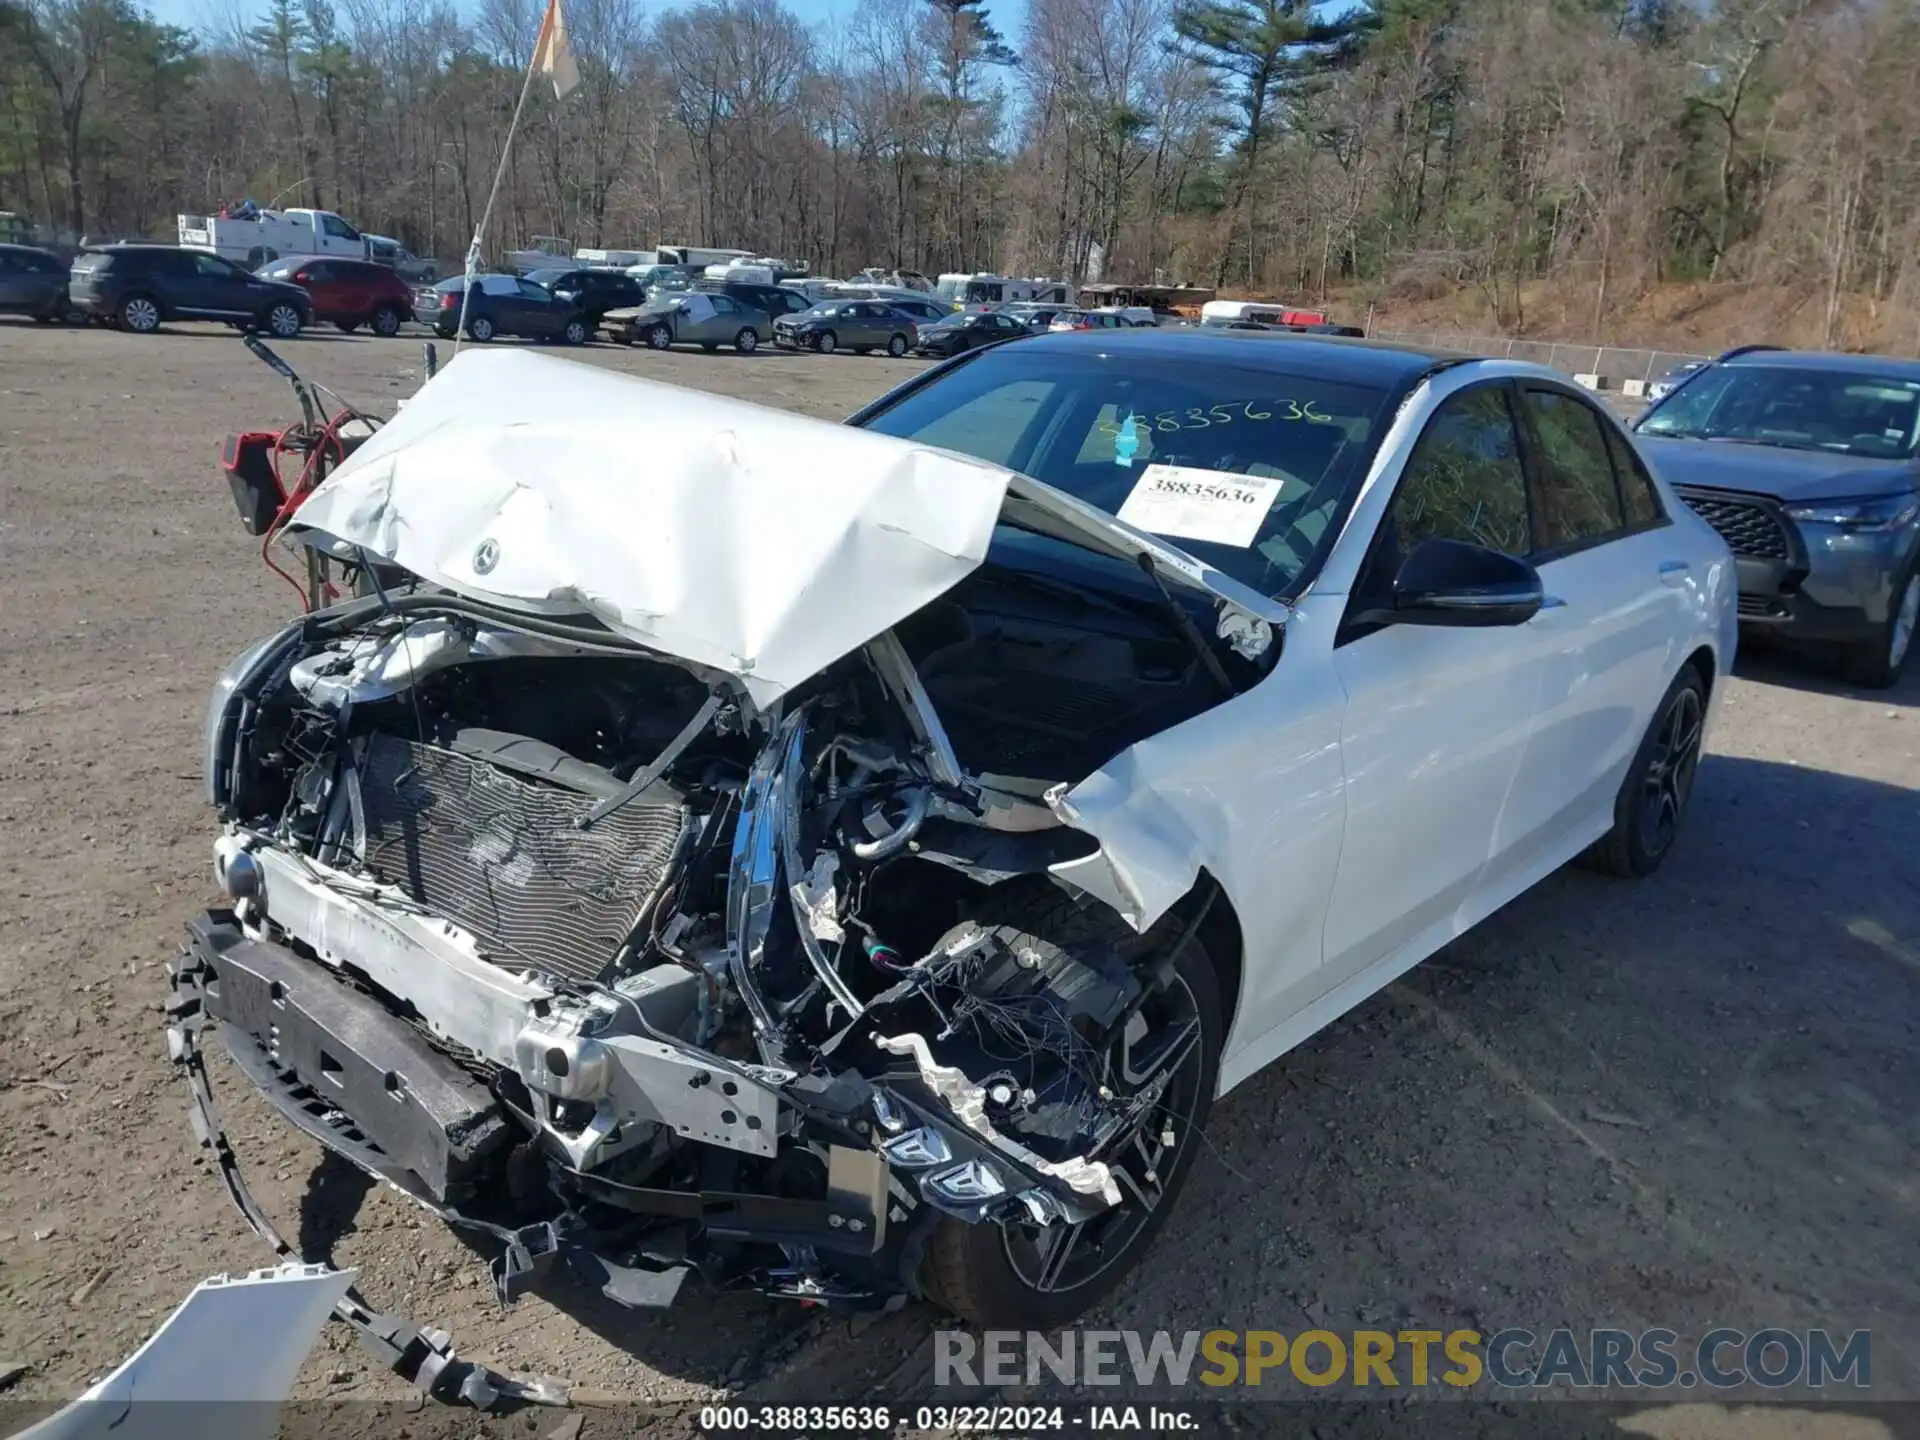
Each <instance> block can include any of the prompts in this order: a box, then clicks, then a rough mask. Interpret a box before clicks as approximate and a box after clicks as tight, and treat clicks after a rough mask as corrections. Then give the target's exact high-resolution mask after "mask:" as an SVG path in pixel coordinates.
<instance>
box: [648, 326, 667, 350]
mask: <svg viewBox="0 0 1920 1440" xmlns="http://www.w3.org/2000/svg"><path fill="white" fill-rule="evenodd" d="M646 338H647V346H648V348H649V349H653V350H669V349H671V348H672V347H673V327H672V326H671V325H649V326H648V327H647V336H646Z"/></svg>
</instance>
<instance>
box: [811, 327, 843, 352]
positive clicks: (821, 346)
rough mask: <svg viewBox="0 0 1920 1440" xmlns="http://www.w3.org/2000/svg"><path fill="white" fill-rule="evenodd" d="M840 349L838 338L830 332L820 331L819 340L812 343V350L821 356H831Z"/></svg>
mask: <svg viewBox="0 0 1920 1440" xmlns="http://www.w3.org/2000/svg"><path fill="white" fill-rule="evenodd" d="M839 347H840V337H839V336H838V335H836V334H834V333H833V332H832V331H831V330H822V331H821V332H820V338H819V339H818V340H815V341H814V342H813V348H814V349H816V350H818V351H819V352H820V353H821V354H822V355H831V354H832V353H833V352H834V351H835V350H837V349H838V348H839Z"/></svg>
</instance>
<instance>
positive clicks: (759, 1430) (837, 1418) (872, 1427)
mask: <svg viewBox="0 0 1920 1440" xmlns="http://www.w3.org/2000/svg"><path fill="white" fill-rule="evenodd" d="M699 1424H700V1433H701V1434H703V1435H716V1436H717V1435H763V1436H764V1435H824V1434H834V1433H839V1434H846V1435H880V1434H885V1433H888V1432H896V1431H897V1432H899V1433H902V1434H910V1435H919V1434H936V1435H953V1434H983V1435H997V1436H1007V1435H1057V1434H1069V1433H1072V1432H1074V1431H1086V1432H1093V1433H1101V1432H1112V1433H1116V1434H1128V1435H1132V1434H1141V1433H1146V1432H1160V1433H1165V1434H1181V1433H1185V1434H1192V1433H1196V1432H1198V1431H1199V1430H1200V1429H1201V1428H1202V1420H1201V1418H1200V1416H1199V1415H1198V1414H1196V1413H1195V1412H1194V1411H1192V1410H1190V1409H1183V1408H1181V1407H1180V1406H1177V1405H1127V1404H1116V1405H1082V1406H1064V1405H920V1406H917V1407H915V1408H914V1409H912V1410H907V1409H904V1408H903V1409H899V1410H895V1409H893V1408H891V1407H889V1406H886V1405H708V1406H703V1407H702V1408H701V1411H700V1415H699Z"/></svg>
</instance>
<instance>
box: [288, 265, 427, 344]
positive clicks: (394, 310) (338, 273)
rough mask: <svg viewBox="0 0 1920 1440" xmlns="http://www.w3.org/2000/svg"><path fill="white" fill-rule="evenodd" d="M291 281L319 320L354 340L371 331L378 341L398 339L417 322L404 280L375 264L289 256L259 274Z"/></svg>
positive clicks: (411, 292) (383, 266)
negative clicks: (384, 337) (310, 302)
mask: <svg viewBox="0 0 1920 1440" xmlns="http://www.w3.org/2000/svg"><path fill="white" fill-rule="evenodd" d="M256 273H258V274H259V275H261V276H262V277H263V278H265V279H268V280H285V281H290V282H291V283H293V284H295V285H298V286H299V287H300V288H301V289H303V290H305V291H306V292H307V294H309V295H311V296H312V297H313V318H314V319H315V320H317V321H328V322H331V323H332V324H335V325H338V326H339V327H340V328H341V329H342V330H345V331H347V332H348V333H349V334H351V333H352V332H353V331H355V330H357V329H359V328H360V327H361V326H362V325H365V326H366V327H367V328H368V329H369V330H371V331H373V333H374V334H376V335H395V334H398V333H399V330H400V327H401V325H403V324H405V323H406V322H407V321H409V320H411V319H412V318H413V291H412V290H411V289H410V288H408V285H407V282H406V281H405V280H402V279H401V278H400V276H399V274H398V273H397V272H396V271H394V270H392V269H389V268H388V267H387V266H385V265H376V264H374V263H373V262H372V261H371V260H341V259H338V258H336V257H333V256H320V255H288V256H285V257H284V258H282V259H279V260H274V261H272V262H270V263H268V264H266V265H263V266H261V267H260V269H259V271H258V272H256Z"/></svg>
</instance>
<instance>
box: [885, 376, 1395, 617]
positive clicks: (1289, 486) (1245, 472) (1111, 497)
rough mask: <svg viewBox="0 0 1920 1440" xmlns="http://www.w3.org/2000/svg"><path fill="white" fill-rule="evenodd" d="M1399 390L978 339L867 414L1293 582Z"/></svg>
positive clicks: (1200, 554)
mask: <svg viewBox="0 0 1920 1440" xmlns="http://www.w3.org/2000/svg"><path fill="white" fill-rule="evenodd" d="M1390 400H1391V397H1390V396H1389V394H1388V393H1387V392H1386V391H1384V390H1379V389H1374V388H1372V387H1367V386H1359V385H1345V384H1337V383H1334V382H1332V381H1328V380H1322V379H1316V378H1314V377H1312V376H1311V375H1307V374H1304V373H1288V372H1286V371H1283V370H1277V369H1274V368H1271V367H1269V366H1258V367H1255V366H1251V365H1249V366H1244V367H1243V366H1239V365H1224V364H1219V363H1193V362H1190V361H1183V362H1182V363H1181V364H1179V365H1178V366H1172V365H1168V364H1167V363H1166V362H1165V360H1164V359H1155V360H1139V361H1131V360H1125V359H1121V358H1117V357H1116V356H1114V355H1101V354H1095V353H1087V352H1082V353H1078V354H1074V353H1071V352H1066V351H1060V350H1046V349H1045V348H1044V347H1042V348H1041V350H1040V351H1035V350H1029V349H1027V348H1026V347H1024V346H1014V345H1010V346H1003V347H994V348H992V349H989V350H986V351H982V352H979V358H977V359H975V360H973V361H970V362H968V363H966V364H964V365H962V366H961V367H960V368H958V369H956V370H951V371H949V372H947V374H945V375H944V376H942V377H941V378H940V379H938V380H936V381H934V382H933V383H931V384H929V385H925V386H922V387H921V388H919V389H917V390H914V391H912V392H910V393H909V394H907V395H905V396H903V397H902V398H901V399H900V400H898V401H896V402H895V403H894V404H893V405H892V406H890V407H889V408H887V409H886V410H883V411H881V412H880V413H879V414H877V415H874V416H871V417H869V418H868V419H867V420H866V421H865V422H864V424H865V428H867V429H869V430H875V431H878V432H879V433H881V434H883V435H893V436H898V437H900V438H902V439H908V440H917V441H919V442H921V443H922V444H927V445H937V446H940V447H941V448H943V449H947V450H957V451H959V452H960V453H962V454H965V455H972V456H975V457H977V458H978V459H981V460H986V461H989V462H991V463H993V464H995V465H1004V466H1006V467H1007V468H1008V469H1011V470H1018V471H1020V472H1021V473H1022V474H1026V475H1030V476H1032V477H1033V478H1034V479H1036V480H1042V481H1044V482H1046V483H1047V484H1049V485H1051V486H1053V487H1054V488H1055V489H1057V490H1063V491H1065V492H1066V493H1067V494H1069V495H1072V496H1074V497H1075V498H1077V499H1079V500H1082V501H1084V502H1086V503H1087V504H1089V505H1094V506H1097V507H1098V508H1099V509H1101V510H1104V511H1106V512H1107V513H1108V514H1122V511H1123V510H1124V511H1125V512H1126V513H1125V514H1124V515H1123V518H1125V519H1126V520H1127V521H1128V522H1129V523H1131V524H1134V525H1135V526H1137V528H1139V529H1142V530H1148V531H1153V532H1155V533H1158V534H1161V535H1164V536H1166V537H1167V539H1168V540H1170V541H1171V542H1172V543H1173V544H1174V545H1176V546H1178V547H1179V548H1180V549H1182V550H1185V551H1187V552H1188V553H1190V554H1192V555H1194V556H1195V557H1196V558H1198V559H1200V560H1202V561H1205V562H1206V563H1207V564H1209V565H1211V566H1213V567H1214V568H1215V569H1217V570H1220V571H1222V572H1224V573H1225V574H1228V575H1231V576H1232V577H1233V578H1234V579H1236V580H1239V581H1241V582H1242V583H1243V584H1246V585H1249V586H1251V587H1252V588H1254V589H1256V590H1258V591H1260V592H1262V593H1263V594H1268V595H1292V594H1297V593H1298V592H1299V590H1300V589H1301V588H1303V587H1304V586H1305V584H1306V583H1307V581H1308V580H1310V579H1311V578H1312V576H1313V572H1314V571H1315V570H1316V569H1317V568H1318V567H1319V565H1320V562H1321V560H1322V559H1323V558H1324V557H1325V554H1326V551H1327V549H1328V548H1329V547H1330V546H1331V545H1332V543H1333V539H1334V535H1335V534H1336V532H1337V531H1338V528H1339V524H1340V520H1341V518H1342V517H1343V516H1344V514H1345V512H1346V509H1347V507H1348V505H1349V504H1350V503H1351V501H1352V498H1353V495H1354V492H1355V491H1356V490H1357V489H1358V488H1359V484H1360V481H1361V479H1362V478H1363V477H1364V476H1365V474H1366V470H1367V465H1368V463H1369V460H1370V459H1371V456H1372V454H1373V450H1374V448H1375V446H1376V445H1377V444H1378V442H1379V437H1380V435H1381V434H1382V433H1383V432H1384V431H1385V429H1386V426H1387V423H1388V421H1389V419H1390V418H1391V416H1390V413H1389V405H1390ZM1175 467H1177V468H1175ZM1248 506H1254V507H1256V508H1257V509H1258V518H1257V519H1254V518H1252V516H1253V513H1254V512H1253V511H1250V510H1249V509H1247V508H1246V507H1248ZM1209 537H1212V538H1209Z"/></svg>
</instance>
